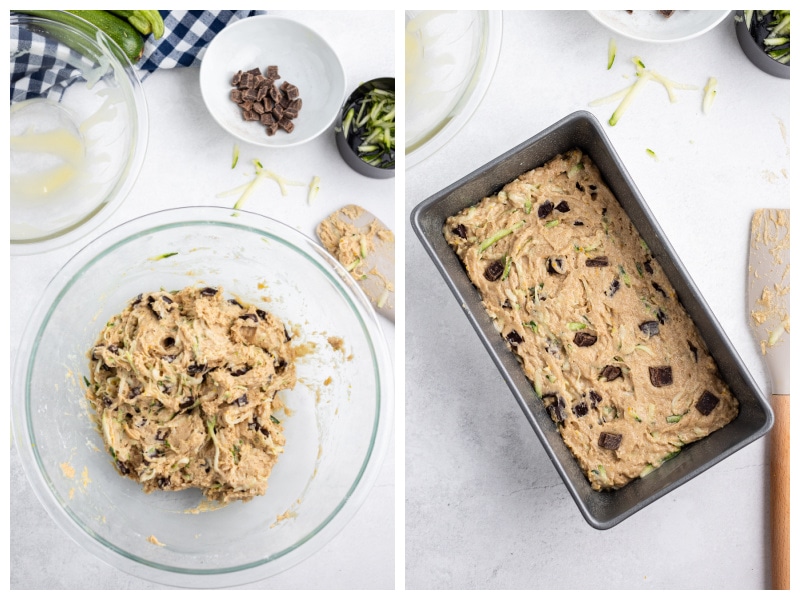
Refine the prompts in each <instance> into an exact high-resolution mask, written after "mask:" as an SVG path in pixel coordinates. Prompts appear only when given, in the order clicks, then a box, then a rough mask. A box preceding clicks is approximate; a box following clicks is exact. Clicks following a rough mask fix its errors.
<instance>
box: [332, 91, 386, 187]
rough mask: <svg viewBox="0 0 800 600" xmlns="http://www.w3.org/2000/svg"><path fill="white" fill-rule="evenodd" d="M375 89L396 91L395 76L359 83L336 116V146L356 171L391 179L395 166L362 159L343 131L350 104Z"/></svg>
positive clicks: (345, 160)
mask: <svg viewBox="0 0 800 600" xmlns="http://www.w3.org/2000/svg"><path fill="white" fill-rule="evenodd" d="M374 89H379V90H391V91H392V92H394V77H380V78H378V79H372V80H370V81H367V82H366V83H362V84H361V85H359V86H358V87H357V88H356V89H355V90H354V91H353V93H351V94H350V95H349V96H348V97H347V99H346V100H345V101H344V104H343V105H342V109H341V110H340V111H339V116H338V117H336V124H335V126H334V128H333V130H334V132H335V135H336V146H337V148H339V154H341V155H342V158H343V159H344V162H346V163H347V164H348V165H349V166H350V167H351V168H352V169H353V170H354V171H356V172H358V173H360V174H361V175H366V176H367V177H374V178H376V179H389V178H390V177H394V167H391V168H383V167H376V166H374V165H371V164H369V163H366V162H364V161H363V160H361V158H360V157H359V156H358V154H357V152H356V150H355V149H354V148H353V147H352V146H350V143H349V142H348V140H346V139H345V137H344V132H343V131H342V122H343V121H344V117H345V114H347V110H348V108H349V107H350V105H351V104H352V103H353V102H355V101H356V100H358V99H359V98H361V97H362V96H364V95H365V94H366V93H367V92H369V91H370V90H374Z"/></svg>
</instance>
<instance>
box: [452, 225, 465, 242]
mask: <svg viewBox="0 0 800 600" xmlns="http://www.w3.org/2000/svg"><path fill="white" fill-rule="evenodd" d="M453 235H457V236H458V237H460V238H462V239H467V227H466V226H465V225H464V224H463V223H459V224H458V225H456V226H455V227H453Z"/></svg>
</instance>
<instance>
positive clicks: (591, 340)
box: [572, 331, 597, 348]
mask: <svg viewBox="0 0 800 600" xmlns="http://www.w3.org/2000/svg"><path fill="white" fill-rule="evenodd" d="M572 341H573V342H575V345H576V346H580V347H581V348H586V347H588V346H594V344H595V343H596V342H597V336H596V335H595V334H593V333H588V332H586V331H579V332H578V333H576V334H575V337H574V338H572Z"/></svg>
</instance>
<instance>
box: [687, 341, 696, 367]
mask: <svg viewBox="0 0 800 600" xmlns="http://www.w3.org/2000/svg"><path fill="white" fill-rule="evenodd" d="M686 341H687V342H688V344H689V351H690V352H691V353H692V356H694V362H697V346H695V345H694V344H693V343H692V342H690V341H689V340H686Z"/></svg>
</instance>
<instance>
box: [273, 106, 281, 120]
mask: <svg viewBox="0 0 800 600" xmlns="http://www.w3.org/2000/svg"><path fill="white" fill-rule="evenodd" d="M272 116H273V117H275V120H276V121H278V122H279V123H280V120H281V119H282V118H283V107H282V106H281V105H280V104H277V103H276V104H275V106H273V107H272Z"/></svg>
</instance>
